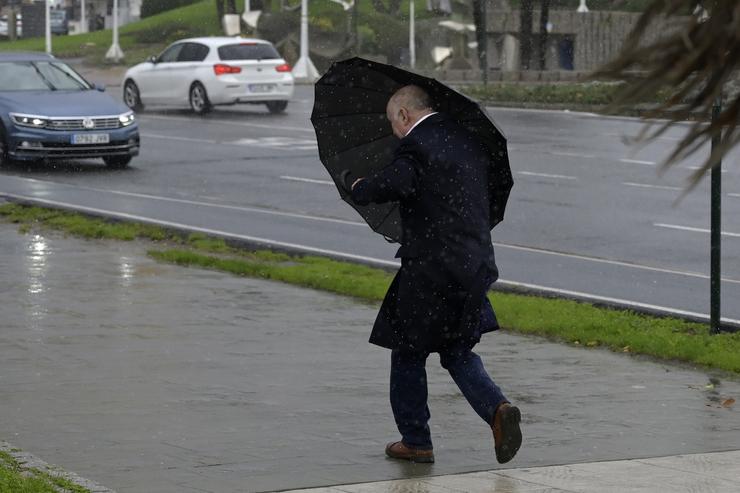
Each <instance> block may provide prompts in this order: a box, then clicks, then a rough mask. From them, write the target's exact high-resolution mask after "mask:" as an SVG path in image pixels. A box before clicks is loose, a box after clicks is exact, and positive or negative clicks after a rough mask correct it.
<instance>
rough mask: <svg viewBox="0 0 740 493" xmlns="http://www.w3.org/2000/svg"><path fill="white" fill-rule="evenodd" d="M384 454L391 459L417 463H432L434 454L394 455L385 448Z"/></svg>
mask: <svg viewBox="0 0 740 493" xmlns="http://www.w3.org/2000/svg"><path fill="white" fill-rule="evenodd" d="M385 455H387V456H388V457H390V458H391V459H396V460H406V461H409V462H417V463H419V464H433V463H434V455H430V456H419V455H395V454H393V453H392V452H390V451H388V450H387V449H386V451H385Z"/></svg>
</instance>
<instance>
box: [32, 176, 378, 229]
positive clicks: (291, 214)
mask: <svg viewBox="0 0 740 493" xmlns="http://www.w3.org/2000/svg"><path fill="white" fill-rule="evenodd" d="M35 181H40V182H42V183H54V184H55V185H65V186H67V187H70V188H78V189H81V190H89V191H92V192H102V193H107V194H115V195H124V196H128V197H139V198H143V199H151V200H159V201H162V202H172V203H177V204H188V205H197V206H202V207H214V208H217V209H227V210H233V211H242V212H256V213H259V214H268V215H272V216H282V217H293V218H297V219H308V220H310V221H322V222H327V223H335V224H346V225H348V226H367V223H364V222H359V221H348V220H345V219H334V218H331V217H322V216H312V215H309V214H300V213H296V212H283V211H276V210H272V209H262V208H259V207H245V206H236V205H227V204H218V203H214V202H199V201H196V200H187V199H176V198H173V197H161V196H158V195H149V194H145V193H135V192H124V191H121V190H110V189H105V188H94V187H84V186H77V185H68V184H66V183H57V182H45V181H44V180H35ZM34 200H35V199H34Z"/></svg>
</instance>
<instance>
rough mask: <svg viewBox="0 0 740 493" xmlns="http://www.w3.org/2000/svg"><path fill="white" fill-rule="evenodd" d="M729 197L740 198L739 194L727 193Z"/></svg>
mask: <svg viewBox="0 0 740 493" xmlns="http://www.w3.org/2000/svg"><path fill="white" fill-rule="evenodd" d="M727 195H728V196H729V197H740V193H728V194H727Z"/></svg>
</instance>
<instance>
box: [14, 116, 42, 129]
mask: <svg viewBox="0 0 740 493" xmlns="http://www.w3.org/2000/svg"><path fill="white" fill-rule="evenodd" d="M10 118H11V119H12V120H13V123H15V124H16V125H20V126H21V127H31V128H45V127H46V125H47V124H48V123H49V119H48V118H46V117H45V116H39V115H22V114H20V113H11V114H10Z"/></svg>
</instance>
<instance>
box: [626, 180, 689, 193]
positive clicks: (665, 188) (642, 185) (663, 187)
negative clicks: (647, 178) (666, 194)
mask: <svg viewBox="0 0 740 493" xmlns="http://www.w3.org/2000/svg"><path fill="white" fill-rule="evenodd" d="M622 185H626V186H628V187H638V188H654V189H656V190H673V191H677V192H680V191H682V190H683V188H680V187H669V186H666V185H648V184H647V183H633V182H630V181H625V182H623V183H622Z"/></svg>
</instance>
